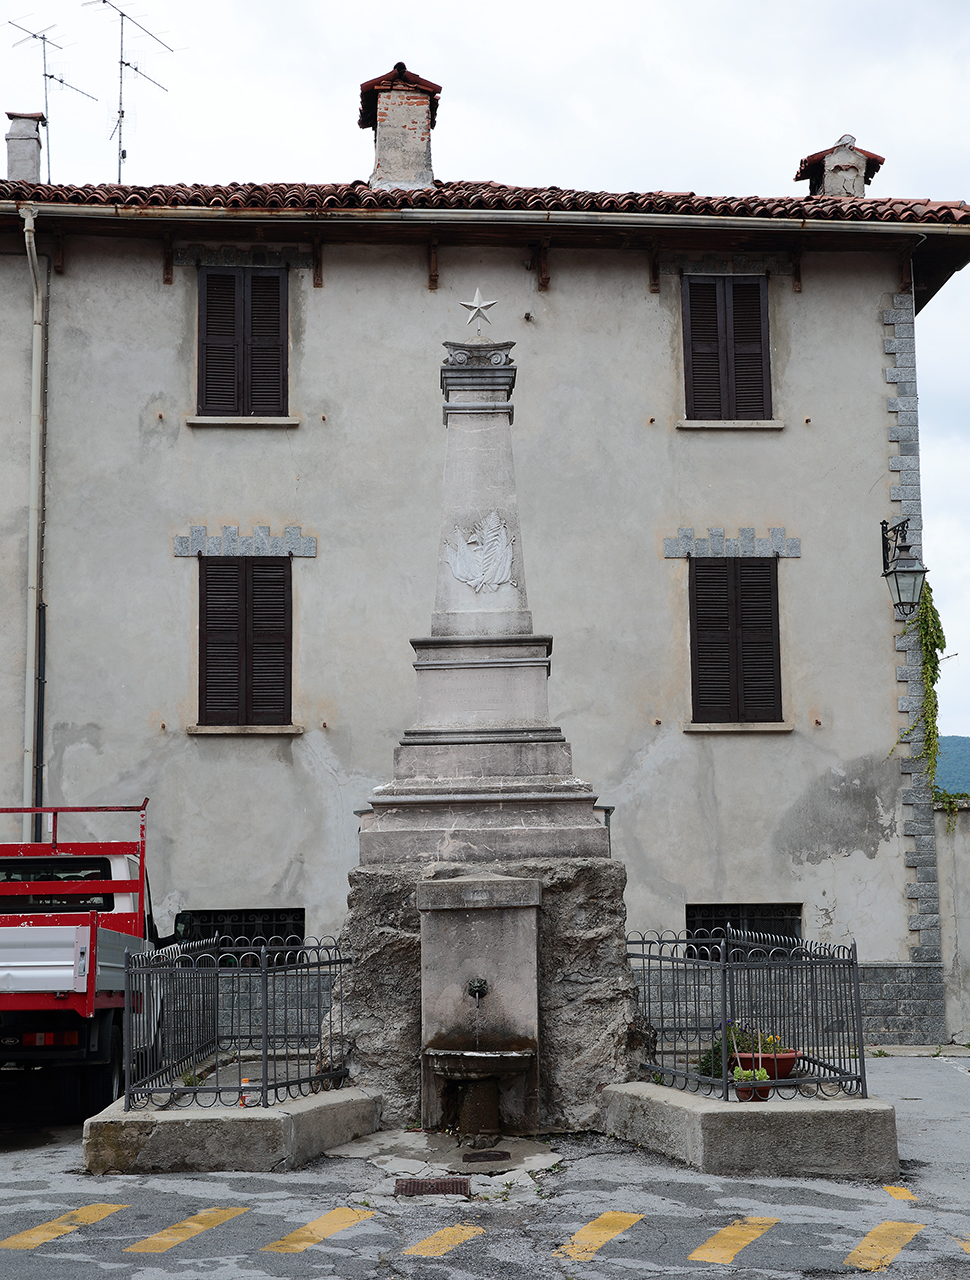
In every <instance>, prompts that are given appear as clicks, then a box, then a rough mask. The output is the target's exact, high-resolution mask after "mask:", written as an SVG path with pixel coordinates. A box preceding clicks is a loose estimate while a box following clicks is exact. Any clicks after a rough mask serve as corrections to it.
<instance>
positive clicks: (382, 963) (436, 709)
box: [342, 291, 636, 1129]
mask: <svg viewBox="0 0 970 1280" xmlns="http://www.w3.org/2000/svg"><path fill="white" fill-rule="evenodd" d="M462 305H464V306H466V307H468V309H469V310H470V311H471V312H472V314H471V316H470V321H475V320H477V321H478V327H479V330H480V327H481V321H482V318H484V319H485V320H486V321H487V320H488V317H487V315H485V312H486V311H487V309H488V307H489V306H491V305H494V304H491V303H485V302H484V301H483V300H482V298H481V295H480V293H478V292H477V291H476V296H475V301H474V302H473V303H468V304H462ZM444 345H445V348H446V350H447V356H446V358H445V360H444V363H443V365H442V368H441V387H442V390H443V393H444V407H443V418H444V424H445V427H446V428H447V431H446V440H445V466H444V484H443V490H442V508H441V535H440V539H439V544H438V565H437V583H436V590H435V604H434V612H433V613H432V617H431V628H430V635H428V636H425V637H422V638H420V639H415V640H412V641H411V644H412V647H413V649H414V652H415V663H414V668H415V671H416V673H417V719H416V721H415V723H414V724H413V725H412V726H411V728H410V729H408V730H407V731H406V732H405V733H404V736H403V738H402V740H401V743H400V745H399V746H398V748H397V749H396V751H395V754H394V774H393V779H392V781H390V782H389V783H387V784H386V785H384V786H381V787H378V788H377V789H376V790H375V791H374V793H373V795H372V796H371V801H370V804H371V808H370V810H369V811H367V812H365V813H364V815H363V817H362V820H361V829H360V866H359V867H358V868H357V869H356V870H355V871H354V872H352V873H351V877H350V880H351V893H350V897H349V899H348V906H349V914H348V919H347V923H346V926H345V929H344V932H343V935H342V942H343V946H344V948H345V950H346V951H347V952H348V953H350V954H351V955H352V956H353V959H354V963H353V965H352V967H351V969H350V970H349V972H348V975H347V979H346V981H347V988H346V991H345V996H344V999H343V1010H344V1017H345V1026H346V1030H347V1035H348V1039H349V1041H350V1043H351V1052H350V1065H351V1071H352V1076H353V1078H354V1080H355V1082H356V1083H360V1084H363V1085H366V1086H369V1087H372V1088H375V1089H379V1090H380V1091H381V1092H382V1094H383V1095H384V1114H385V1120H384V1124H385V1127H393V1126H394V1125H397V1124H403V1123H414V1122H415V1120H416V1118H417V1116H418V1114H419V1109H420V1080H419V1077H420V1059H421V1052H422V1048H421V1009H420V1001H421V972H420V967H421V952H420V941H419V933H420V920H419V912H418V903H417V898H418V894H417V886H418V883H419V882H426V881H429V880H432V881H434V880H439V881H440V880H447V879H453V878H455V877H469V876H473V875H474V876H486V877H487V876H495V875H498V876H502V877H518V878H520V879H523V880H528V881H532V882H539V884H540V885H541V905H540V907H539V917H538V930H539V934H538V938H539V943H538V1006H539V1017H540V1025H541V1028H542V1029H541V1032H540V1038H539V1043H540V1046H541V1047H540V1051H539V1085H538V1090H539V1104H538V1114H539V1121H540V1127H544V1128H565V1129H574V1128H584V1127H588V1126H589V1125H590V1123H591V1122H592V1119H593V1116H594V1114H595V1105H596V1104H595V1092H596V1087H597V1085H602V1084H607V1083H611V1082H614V1081H618V1080H624V1079H627V1078H629V1077H630V1072H631V1069H632V1065H633V1064H632V1062H631V1053H630V1042H629V1030H630V1026H631V1024H632V1021H633V1016H634V1009H635V1004H634V1000H633V983H632V978H631V974H630V971H629V967H628V965H627V963H626V961H625V957H624V952H625V946H624V934H623V928H624V921H625V910H624V906H623V888H624V885H625V880H626V875H625V868H624V867H623V866H622V865H621V864H619V863H616V862H614V861H613V860H612V859H611V858H610V842H609V830H608V828H607V827H606V825H605V822H604V821H603V820H602V815H601V813H599V812H597V810H596V809H595V807H594V806H595V802H596V796H595V795H594V793H593V791H592V788H591V787H590V785H589V784H588V783H586V782H583V781H582V780H581V779H579V778H575V777H574V776H573V774H572V754H571V750H570V747H569V744H568V743H567V742H566V740H565V738H564V736H563V734H562V732H561V730H560V729H559V728H558V727H556V726H555V725H553V724H552V723H551V722H550V719H549V708H548V695H547V683H548V678H549V669H550V655H551V652H552V637H551V636H548V635H536V634H534V632H533V628H532V615H531V613H530V611H529V605H528V598H527V595H526V584H525V563H524V555H523V547H522V537H521V533H520V530H519V518H518V506H517V500H516V489H515V472H514V466H513V457H512V434H511V426H512V418H513V406H512V403H511V399H510V397H511V394H512V390H513V387H514V385H515V379H516V367H515V364H514V362H513V360H512V356H511V350H512V347H513V345H514V344H513V343H511V342H492V341H489V340H487V339H485V338H482V337H481V334H480V332H479V333H478V334H475V335H470V337H469V339H468V340H466V341H463V342H446V343H445V344H444ZM422 895H423V900H425V901H427V900H429V895H428V892H427V891H424V890H422ZM432 896H434V895H432ZM633 1056H634V1057H635V1056H636V1055H635V1054H634V1055H633Z"/></svg>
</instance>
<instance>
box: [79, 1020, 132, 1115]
mask: <svg viewBox="0 0 970 1280" xmlns="http://www.w3.org/2000/svg"><path fill="white" fill-rule="evenodd" d="M81 1074H82V1075H83V1082H82V1085H81V1102H82V1104H83V1113H84V1118H85V1119H87V1117H88V1116H96V1115H97V1114H98V1112H99V1111H103V1110H104V1109H105V1107H110V1106H111V1104H112V1102H114V1101H115V1100H116V1099H117V1098H120V1097H121V1094H122V1093H123V1091H124V1087H125V1066H124V1061H123V1058H122V1039H121V1031H120V1029H119V1028H118V1027H112V1028H111V1056H110V1061H108V1062H103V1063H99V1064H98V1066H96V1067H86V1068H82V1072H81Z"/></svg>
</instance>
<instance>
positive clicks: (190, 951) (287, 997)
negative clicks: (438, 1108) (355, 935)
mask: <svg viewBox="0 0 970 1280" xmlns="http://www.w3.org/2000/svg"><path fill="white" fill-rule="evenodd" d="M237 941H238V942H239V943H240V945H236V942H234V941H233V940H232V939H229V938H220V939H216V938H212V939H209V940H208V941H206V942H194V943H186V944H176V945H174V946H171V947H164V948H162V949H160V950H157V951H151V952H142V953H139V954H130V953H129V954H128V955H127V956H126V959H125V1020H124V1044H125V1110H126V1111H130V1110H132V1109H136V1110H137V1109H138V1108H141V1107H147V1106H148V1105H149V1104H150V1103H151V1104H154V1105H155V1106H164V1107H187V1106H200V1107H215V1106H243V1107H254V1106H261V1107H268V1106H272V1105H273V1103H276V1102H281V1101H284V1100H285V1099H287V1098H294V1097H299V1096H305V1095H307V1094H310V1093H317V1092H319V1090H321V1089H335V1088H339V1087H340V1085H341V1084H342V1083H343V1081H344V1080H345V1079H346V1077H347V1070H346V1068H345V1066H344V1038H343V1025H342V1018H341V1015H340V1013H339V1008H340V1000H339V994H340V974H341V970H342V967H343V966H344V965H345V964H347V963H348V961H347V960H345V959H344V958H343V957H342V956H341V954H340V950H339V948H338V946H337V943H336V942H335V941H334V939H333V938H324V939H322V940H317V939H315V938H268V939H256V940H255V941H249V940H237Z"/></svg>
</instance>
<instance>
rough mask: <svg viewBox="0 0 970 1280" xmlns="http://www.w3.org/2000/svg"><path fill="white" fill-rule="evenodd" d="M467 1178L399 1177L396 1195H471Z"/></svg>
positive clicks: (396, 1183) (395, 1187)
mask: <svg viewBox="0 0 970 1280" xmlns="http://www.w3.org/2000/svg"><path fill="white" fill-rule="evenodd" d="M471 1193H472V1186H471V1183H470V1182H469V1180H468V1179H467V1178H398V1179H397V1181H396V1182H395V1183H394V1194H395V1195H396V1196H471Z"/></svg>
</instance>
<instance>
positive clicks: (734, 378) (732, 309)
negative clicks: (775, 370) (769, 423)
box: [725, 276, 771, 419]
mask: <svg viewBox="0 0 970 1280" xmlns="http://www.w3.org/2000/svg"><path fill="white" fill-rule="evenodd" d="M725 298H726V316H727V348H728V354H729V362H728V389H729V400H730V402H731V404H732V405H733V408H732V409H731V412H730V414H729V416H730V417H731V418H738V419H742V418H751V419H768V418H770V417H771V378H770V375H769V367H768V282H767V280H766V279H765V277H764V276H749V277H744V278H738V277H735V278H733V279H731V278H730V277H729V278H727V281H726V289H725Z"/></svg>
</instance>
